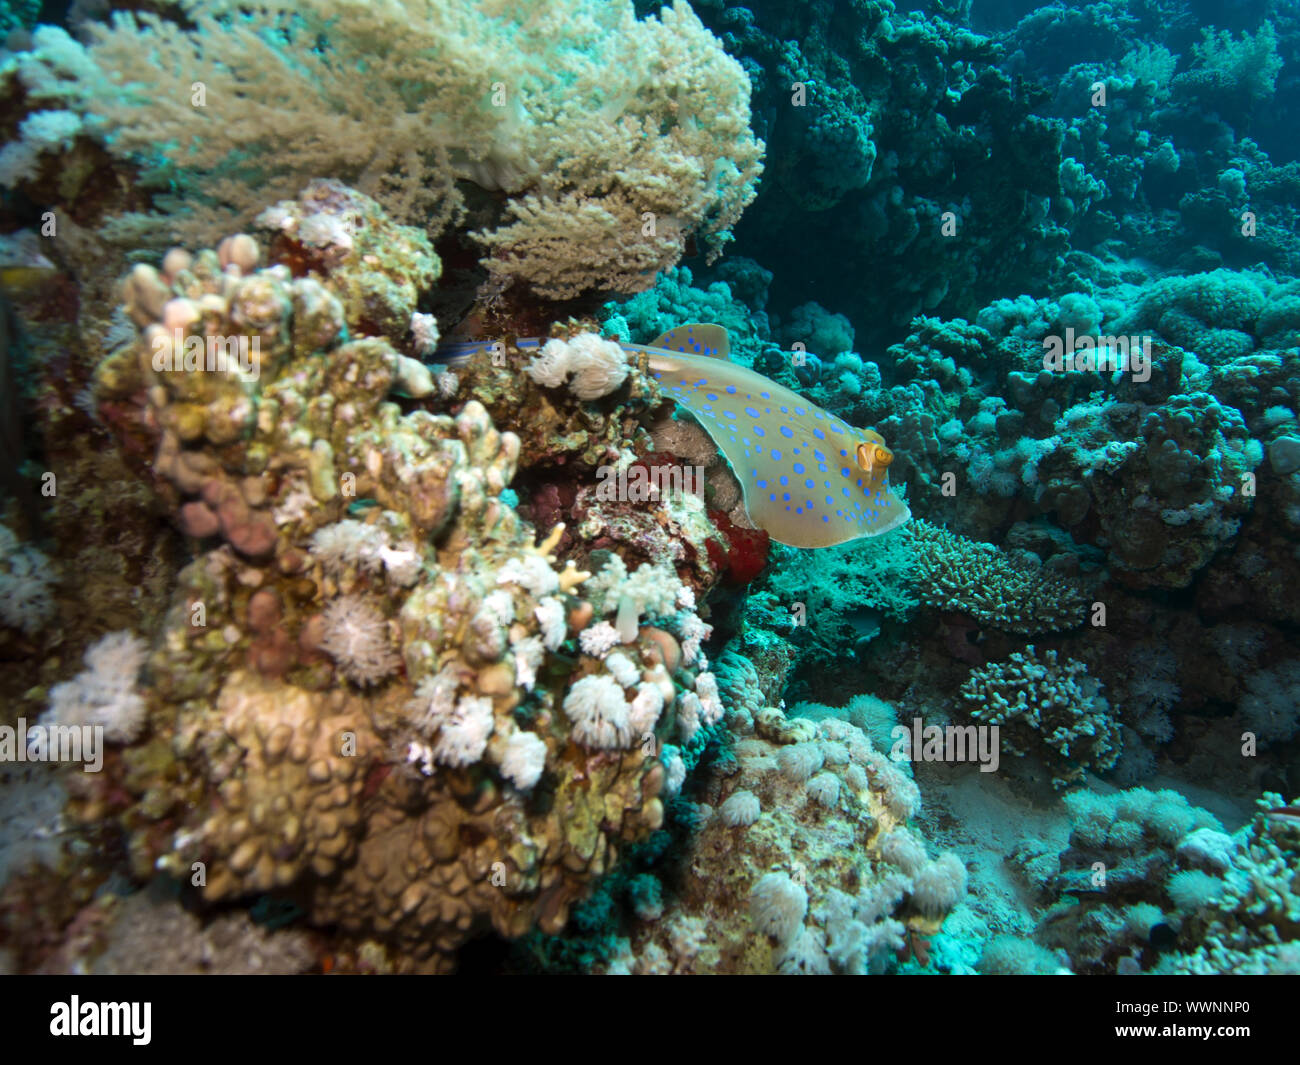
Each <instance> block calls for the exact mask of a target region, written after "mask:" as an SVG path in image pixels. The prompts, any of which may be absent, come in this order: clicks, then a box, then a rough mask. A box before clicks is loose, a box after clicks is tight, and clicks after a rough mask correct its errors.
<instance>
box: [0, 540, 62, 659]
mask: <svg viewBox="0 0 1300 1065" xmlns="http://www.w3.org/2000/svg"><path fill="white" fill-rule="evenodd" d="M53 583H54V573H53V571H52V570H51V568H50V560H49V559H48V558H46V557H45V555H44V554H43V553H42V552H40V551H38V550H37V549H36V548H34V547H31V546H29V545H27V544H23V543H20V542H19V540H18V537H16V536H15V535H14V534H13V533H12V532H10V531H9V529H7V528H6V527H5V526H3V525H0V622H3V623H4V624H5V625H9V626H11V627H12V628H15V629H22V630H23V632H25V633H26V634H27V635H28V636H32V635H34V634H35V633H37V632H40V630H41V629H42V628H44V627H45V624H46V622H48V621H49V620H50V618H51V617H52V616H53V614H54V599H53V597H52V596H51V594H50V589H51V586H52V585H53Z"/></svg>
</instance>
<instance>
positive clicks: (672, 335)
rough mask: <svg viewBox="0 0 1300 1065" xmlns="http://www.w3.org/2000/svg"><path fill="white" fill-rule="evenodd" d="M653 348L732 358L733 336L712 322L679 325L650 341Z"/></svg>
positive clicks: (718, 357) (715, 357)
mask: <svg viewBox="0 0 1300 1065" xmlns="http://www.w3.org/2000/svg"><path fill="white" fill-rule="evenodd" d="M649 346H650V347H652V348H667V349H668V350H669V351H680V352H682V353H684V354H686V355H705V356H708V357H710V358H714V359H730V358H731V337H730V336H729V335H728V334H727V331H726V330H725V329H723V328H722V326H720V325H714V324H712V323H711V322H706V323H692V324H690V325H679V326H678V327H677V328H676V329H670V330H668V332H666V333H662V334H660V335H659V336H657V337H655V338H654V340H652V341H651V342H650V345H649Z"/></svg>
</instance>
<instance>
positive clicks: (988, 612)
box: [907, 520, 1086, 633]
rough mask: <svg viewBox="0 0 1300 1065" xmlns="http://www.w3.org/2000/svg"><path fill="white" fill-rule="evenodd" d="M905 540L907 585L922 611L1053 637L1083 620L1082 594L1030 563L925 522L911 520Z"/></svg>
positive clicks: (1078, 589) (1067, 582)
mask: <svg viewBox="0 0 1300 1065" xmlns="http://www.w3.org/2000/svg"><path fill="white" fill-rule="evenodd" d="M907 535H908V536H909V537H910V538H911V541H912V546H913V549H914V556H913V561H914V566H913V569H912V571H911V572H910V573H909V574H908V578H909V583H911V584H912V586H913V588H914V589H915V591H916V594H917V595H918V596H919V597H920V598H921V601H922V602H923V603H925V604H926V605H927V606H932V607H935V608H936V609H939V610H954V611H957V612H959V613H963V614H969V615H970V616H971V617H973V618H975V619H976V620H977V621H980V622H982V623H983V624H985V625H991V626H993V627H994V628H997V629H1004V630H1006V631H1009V632H1021V633H1039V632H1054V631H1059V630H1061V629H1071V628H1074V627H1075V626H1076V625H1079V624H1080V623H1081V622H1082V621H1083V614H1084V608H1085V605H1086V601H1085V598H1084V594H1083V591H1082V589H1081V588H1080V587H1079V586H1078V585H1077V584H1075V583H1074V582H1073V581H1069V580H1067V579H1065V578H1062V577H1058V576H1057V575H1055V574H1054V573H1052V572H1051V571H1050V570H1047V569H1044V568H1043V566H1042V565H1041V564H1040V563H1037V561H1036V560H1035V561H1034V562H1030V561H1027V560H1024V559H1016V558H1013V557H1012V556H1010V555H1008V554H1007V553H1005V552H1003V551H1000V550H999V549H998V548H996V547H995V546H993V545H992V544H981V543H976V542H975V541H973V540H967V539H966V538H965V537H964V536H958V535H957V534H956V533H952V532H949V531H948V530H947V529H943V528H941V527H939V526H937V525H931V524H930V523H929V522H926V521H919V520H918V521H913V522H912V526H911V528H910V529H909V530H908V532H907Z"/></svg>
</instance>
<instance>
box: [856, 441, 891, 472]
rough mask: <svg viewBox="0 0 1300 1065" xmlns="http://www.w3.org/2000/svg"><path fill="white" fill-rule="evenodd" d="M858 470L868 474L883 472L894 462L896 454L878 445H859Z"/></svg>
mask: <svg viewBox="0 0 1300 1065" xmlns="http://www.w3.org/2000/svg"><path fill="white" fill-rule="evenodd" d="M857 460H858V468H859V469H860V470H863V471H864V472H866V473H874V472H876V471H877V470H883V469H884V468H885V467H886V466H888V465H889V464H890V463H891V462H893V461H894V453H893V452H892V451H890V450H889V449H888V448H885V447H880V446H879V445H877V444H859V445H858V449H857Z"/></svg>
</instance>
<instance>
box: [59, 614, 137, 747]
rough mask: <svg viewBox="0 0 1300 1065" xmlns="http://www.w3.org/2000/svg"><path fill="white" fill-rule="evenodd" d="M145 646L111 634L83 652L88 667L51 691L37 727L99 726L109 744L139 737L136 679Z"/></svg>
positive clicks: (131, 637) (127, 636) (130, 636)
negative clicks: (47, 706)
mask: <svg viewBox="0 0 1300 1065" xmlns="http://www.w3.org/2000/svg"><path fill="white" fill-rule="evenodd" d="M147 653H148V647H147V645H146V644H145V642H144V640H142V639H140V638H139V637H137V636H135V635H133V634H132V633H130V632H126V631H123V632H110V633H109V634H108V635H107V636H105V637H103V639H101V640H100V641H99V642H98V643H96V644H95V645H94V646H93V647H91V648H90V649H89V650H88V651H87V652H86V665H87V666H89V667H90V668H88V669H85V670H83V671H82V672H80V673H78V674H77V676H76V677H74V678H73V679H72V680H69V681H64V682H63V683H62V684H56V685H55V686H54V687H53V688H52V689H51V690H50V706H49V709H48V710H46V711H45V713H44V714H42V715H41V724H42V725H46V726H49V725H68V726H81V725H90V726H92V727H93V726H96V725H98V726H102V727H103V729H104V738H105V739H107V740H109V741H110V742H112V743H130V742H131V741H132V740H134V739H136V737H138V736H139V735H140V732H141V730H142V728H143V727H144V721H145V709H146V708H145V702H144V699H143V698H142V697H141V695H140V693H139V692H138V691H136V679H137V677H138V676H139V674H140V667H141V666H143V665H144V660H145V655H146V654H147Z"/></svg>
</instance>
